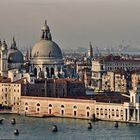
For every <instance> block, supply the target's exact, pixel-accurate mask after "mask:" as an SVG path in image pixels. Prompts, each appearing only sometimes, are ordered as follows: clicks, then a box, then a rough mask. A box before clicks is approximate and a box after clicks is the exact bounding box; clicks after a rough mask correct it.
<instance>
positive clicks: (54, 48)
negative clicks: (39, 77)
mask: <svg viewBox="0 0 140 140" xmlns="http://www.w3.org/2000/svg"><path fill="white" fill-rule="evenodd" d="M32 57H54V58H62V52H61V49H60V48H59V46H58V45H57V44H56V43H55V42H53V41H52V40H43V39H42V40H40V41H39V42H38V43H36V44H35V45H34V47H33V49H32Z"/></svg>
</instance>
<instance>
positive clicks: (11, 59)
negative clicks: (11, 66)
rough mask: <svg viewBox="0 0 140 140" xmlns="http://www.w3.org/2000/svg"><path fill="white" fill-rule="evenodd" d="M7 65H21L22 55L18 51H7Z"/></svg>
mask: <svg viewBox="0 0 140 140" xmlns="http://www.w3.org/2000/svg"><path fill="white" fill-rule="evenodd" d="M8 63H23V54H22V53H21V52H20V51H19V50H18V49H9V50H8Z"/></svg>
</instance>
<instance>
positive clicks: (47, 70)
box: [46, 67, 50, 77]
mask: <svg viewBox="0 0 140 140" xmlns="http://www.w3.org/2000/svg"><path fill="white" fill-rule="evenodd" d="M46 72H47V77H49V75H50V74H49V68H48V67H46Z"/></svg>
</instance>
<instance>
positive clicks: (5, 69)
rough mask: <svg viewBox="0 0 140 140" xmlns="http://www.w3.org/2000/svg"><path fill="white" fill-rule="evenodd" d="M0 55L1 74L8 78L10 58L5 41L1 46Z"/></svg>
mask: <svg viewBox="0 0 140 140" xmlns="http://www.w3.org/2000/svg"><path fill="white" fill-rule="evenodd" d="M0 53H1V60H0V61H1V62H0V63H1V66H0V74H1V76H3V77H7V74H8V58H7V53H8V49H7V44H6V42H5V40H4V41H3V43H2V45H1V51H0Z"/></svg>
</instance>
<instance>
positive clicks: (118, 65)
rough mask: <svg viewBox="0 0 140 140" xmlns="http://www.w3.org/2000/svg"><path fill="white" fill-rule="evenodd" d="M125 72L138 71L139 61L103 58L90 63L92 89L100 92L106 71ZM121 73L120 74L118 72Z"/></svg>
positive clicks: (118, 57)
mask: <svg viewBox="0 0 140 140" xmlns="http://www.w3.org/2000/svg"><path fill="white" fill-rule="evenodd" d="M122 70H123V71H125V72H127V73H129V72H131V71H134V70H137V71H138V70H140V60H139V59H134V58H123V57H121V56H113V55H109V56H105V57H101V58H97V59H95V60H93V61H92V78H91V79H92V80H91V85H92V88H93V89H95V90H96V91H100V90H102V76H103V74H104V73H106V72H107V71H122ZM120 73H121V72H120Z"/></svg>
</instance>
